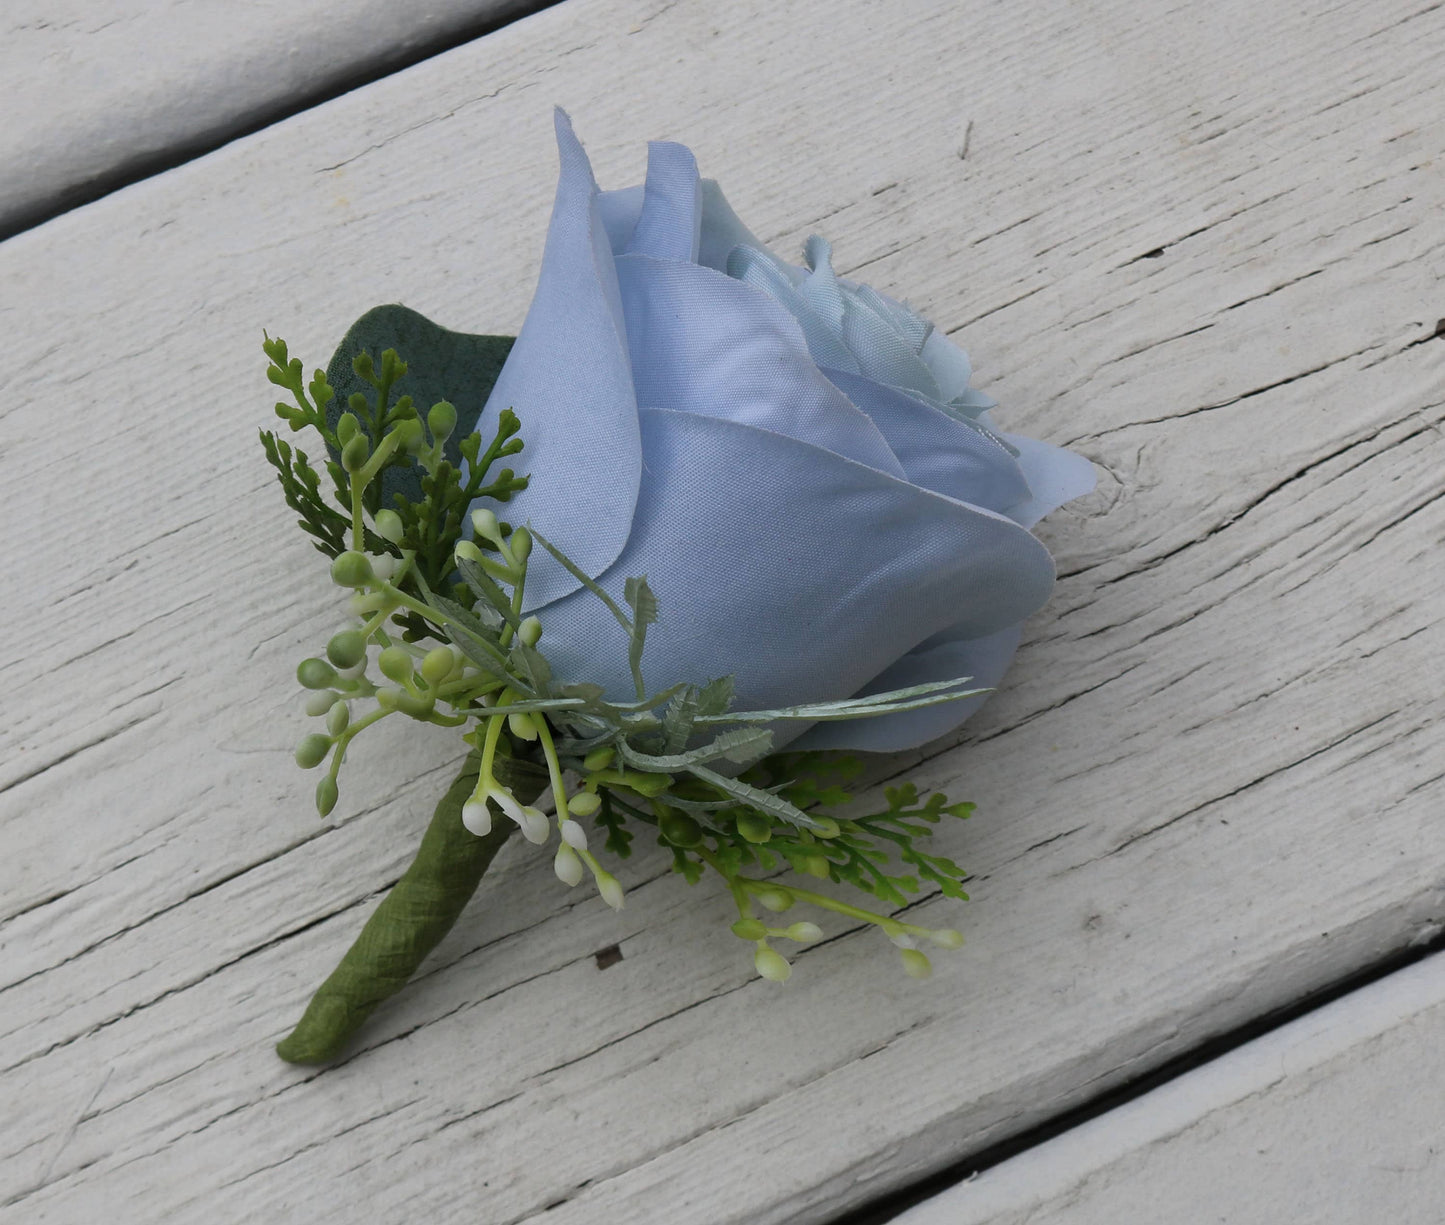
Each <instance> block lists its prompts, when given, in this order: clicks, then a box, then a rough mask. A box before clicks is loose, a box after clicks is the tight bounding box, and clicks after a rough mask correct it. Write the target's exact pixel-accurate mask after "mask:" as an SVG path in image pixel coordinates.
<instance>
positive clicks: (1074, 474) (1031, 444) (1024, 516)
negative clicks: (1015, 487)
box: [999, 434, 1096, 527]
mask: <svg viewBox="0 0 1445 1225" xmlns="http://www.w3.org/2000/svg"><path fill="white" fill-rule="evenodd" d="M999 437H1000V438H1002V439H1003V440H1004V441H1005V442H1006V443H1008V444H1009V446H1011V447H1013V448H1015V449H1016V450H1017V451H1018V453H1019V454H1018V464H1019V467H1020V469H1022V471H1023V474H1024V480H1026V481H1027V482H1028V486H1029V493H1030V497H1029V499H1028V501H1026V502H1022V503H1020V504H1019V505H1017V506H1012V507H1010V508H1009V509H1008V510H1007V511H1005V512H1004V513H1005V514H1007V515H1008V517H1009V518H1010V519H1012V520H1013V521H1014V522H1015V523H1021V524H1023V525H1024V527H1033V525H1034V524H1035V523H1037V522H1038V521H1039V520H1040V519H1042V518H1043V517H1044V516H1045V515H1047V514H1048V513H1049V512H1050V511H1052V510H1057V509H1058V508H1059V507H1060V506H1062V505H1063V504H1064V503H1065V502H1072V501H1073V500H1074V499H1075V498H1081V497H1083V496H1084V495H1085V494H1086V493H1092V492H1093V489H1094V485H1095V482H1096V477H1095V475H1094V465H1093V464H1091V463H1090V462H1089V461H1088V460H1087V459H1085V458H1084V457H1083V456H1082V455H1078V454H1076V453H1075V452H1073V451H1066V450H1064V448H1063V447H1056V446H1052V445H1051V444H1049V443H1047V442H1040V441H1039V440H1038V439H1037V438H1025V437H1024V436H1023V435H1022V434H1000V435H999Z"/></svg>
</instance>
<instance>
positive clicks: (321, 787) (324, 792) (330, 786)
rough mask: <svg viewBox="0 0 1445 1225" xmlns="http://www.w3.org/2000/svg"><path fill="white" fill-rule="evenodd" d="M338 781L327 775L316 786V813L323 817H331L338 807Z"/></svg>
mask: <svg viewBox="0 0 1445 1225" xmlns="http://www.w3.org/2000/svg"><path fill="white" fill-rule="evenodd" d="M337 794H338V793H337V790H336V780H335V779H334V778H332V777H331V775H329V774H328V775H326V777H325V778H323V779H322V780H321V781H320V782H319V783H317V784H316V811H317V812H319V813H320V814H321V815H322V816H323V817H329V816H330V815H331V810H332V809H333V808H335V807H336V797H337Z"/></svg>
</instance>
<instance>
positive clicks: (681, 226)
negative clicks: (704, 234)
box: [614, 140, 702, 263]
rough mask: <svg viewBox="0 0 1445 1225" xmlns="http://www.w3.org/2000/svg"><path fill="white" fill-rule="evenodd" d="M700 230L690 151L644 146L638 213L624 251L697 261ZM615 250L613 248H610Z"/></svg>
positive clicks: (656, 144)
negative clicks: (644, 179)
mask: <svg viewBox="0 0 1445 1225" xmlns="http://www.w3.org/2000/svg"><path fill="white" fill-rule="evenodd" d="M701 230H702V191H701V184H700V183H699V182H698V177H697V162H696V161H695V160H694V159H693V156H692V150H691V149H688V148H687V147H686V146H685V145H675V144H672V143H671V142H670V141H663V140H654V141H653V142H652V143H651V144H650V145H648V146H647V182H646V184H645V185H644V189H643V198H642V213H641V215H640V216H639V217H638V219H637V225H636V227H635V228H634V229H633V231H632V237H631V238H630V239H629V240H628V243H627V250H628V251H629V252H631V253H633V254H636V255H651V256H654V257H655V258H657V259H676V260H686V261H687V262H688V263H691V262H692V261H694V260H695V259H697V247H698V239H699V237H700V234H701ZM614 250H615V248H614Z"/></svg>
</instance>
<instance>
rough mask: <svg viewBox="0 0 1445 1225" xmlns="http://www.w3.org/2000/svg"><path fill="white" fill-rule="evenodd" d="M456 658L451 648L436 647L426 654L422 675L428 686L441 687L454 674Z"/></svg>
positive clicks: (422, 665)
mask: <svg viewBox="0 0 1445 1225" xmlns="http://www.w3.org/2000/svg"><path fill="white" fill-rule="evenodd" d="M455 663H456V656H455V655H453V654H452V651H451V648H450V647H435V648H433V649H432V650H430V651H428V652H427V653H426V658H424V659H423V660H422V661H421V674H422V676H423V677H424V678H425V679H426V683H427V684H428V685H432V686H436V685H440V684H441V683H442V682H443V681H444V680H446V679H447V677H449V676H450V675H451V674H452V667H453V665H454V664H455Z"/></svg>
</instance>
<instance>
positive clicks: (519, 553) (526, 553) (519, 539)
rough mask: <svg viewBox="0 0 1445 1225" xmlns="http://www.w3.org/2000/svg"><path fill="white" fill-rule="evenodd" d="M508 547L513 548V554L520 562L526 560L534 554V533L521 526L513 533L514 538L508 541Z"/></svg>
mask: <svg viewBox="0 0 1445 1225" xmlns="http://www.w3.org/2000/svg"><path fill="white" fill-rule="evenodd" d="M507 547H508V548H510V549H511V550H512V556H513V557H515V558H516V559H517V560H518V561H519V562H522V561H526V560H527V558H529V557H530V556H531V555H532V533H531V532H529V531H528V530H527V529H526V528H524V527H519V528H518V529H517V530H516V531H515V532H513V533H512V538H511V539H510V540H509V541H507Z"/></svg>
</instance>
